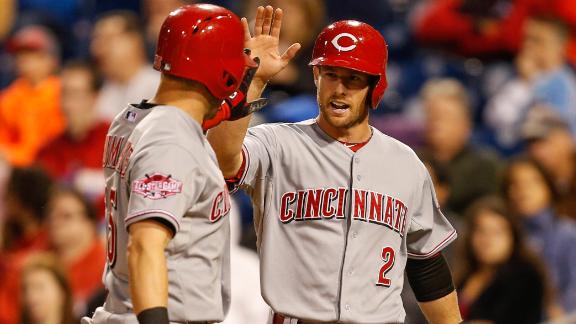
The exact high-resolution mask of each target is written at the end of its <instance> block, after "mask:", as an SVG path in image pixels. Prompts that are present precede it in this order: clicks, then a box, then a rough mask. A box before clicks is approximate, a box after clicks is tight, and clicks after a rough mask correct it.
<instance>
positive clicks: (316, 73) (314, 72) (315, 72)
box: [312, 66, 320, 87]
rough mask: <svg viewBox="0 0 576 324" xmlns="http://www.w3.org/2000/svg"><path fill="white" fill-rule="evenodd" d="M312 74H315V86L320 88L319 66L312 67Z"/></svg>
mask: <svg viewBox="0 0 576 324" xmlns="http://www.w3.org/2000/svg"><path fill="white" fill-rule="evenodd" d="M312 73H313V74H314V84H315V85H316V87H318V77H319V76H320V69H319V68H318V67H317V66H313V67H312Z"/></svg>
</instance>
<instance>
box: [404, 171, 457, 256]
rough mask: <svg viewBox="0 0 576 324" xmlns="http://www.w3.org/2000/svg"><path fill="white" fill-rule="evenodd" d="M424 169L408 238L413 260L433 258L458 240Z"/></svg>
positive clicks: (409, 253)
mask: <svg viewBox="0 0 576 324" xmlns="http://www.w3.org/2000/svg"><path fill="white" fill-rule="evenodd" d="M422 168H423V169H424V172H425V177H424V181H423V183H422V184H421V185H420V187H419V190H418V192H417V194H416V202H417V203H416V205H415V210H414V211H413V213H412V217H411V218H410V225H409V227H408V232H407V237H406V244H407V249H408V257H410V258H413V259H426V258H429V257H432V256H434V255H435V254H436V253H438V252H439V251H441V250H442V249H443V248H444V247H446V246H447V245H448V244H450V242H452V241H454V240H455V239H456V230H455V229H454V228H453V227H452V225H451V224H450V223H449V222H448V220H447V219H446V217H444V215H443V214H442V212H441V211H440V206H439V204H438V199H437V198H436V192H435V191H434V186H433V184H432V180H431V179H430V175H429V174H428V171H427V170H426V169H425V167H424V166H422Z"/></svg>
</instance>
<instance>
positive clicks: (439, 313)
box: [418, 291, 462, 324]
mask: <svg viewBox="0 0 576 324" xmlns="http://www.w3.org/2000/svg"><path fill="white" fill-rule="evenodd" d="M418 305H420V309H421V310H422V312H423V313H424V315H425V316H426V319H427V320H428V322H429V323H431V324H437V323H438V324H440V323H442V324H450V323H461V322H462V317H461V316H460V310H459V309H458V298H457V297H456V291H452V292H451V293H450V294H448V295H446V296H444V297H441V298H438V299H436V300H432V301H429V302H422V303H418Z"/></svg>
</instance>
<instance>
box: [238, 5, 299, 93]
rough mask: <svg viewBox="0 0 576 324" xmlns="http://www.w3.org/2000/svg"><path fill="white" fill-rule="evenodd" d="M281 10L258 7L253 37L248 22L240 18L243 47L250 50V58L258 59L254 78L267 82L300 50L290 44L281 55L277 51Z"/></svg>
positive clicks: (296, 45) (295, 45) (297, 45)
mask: <svg viewBox="0 0 576 324" xmlns="http://www.w3.org/2000/svg"><path fill="white" fill-rule="evenodd" d="M282 15H283V13H282V9H279V8H276V10H274V9H273V8H272V7H271V6H267V7H266V8H264V7H258V9H257V12H256V21H255V23H254V36H252V35H251V33H250V28H249V27H248V21H247V20H246V18H242V24H243V26H244V42H245V47H247V48H249V49H250V50H251V56H252V57H258V58H259V59H260V66H259V67H258V70H257V71H256V75H255V76H254V78H257V79H260V80H261V81H263V82H268V81H269V80H270V79H271V78H272V77H274V75H276V74H277V73H278V72H280V71H282V69H284V68H285V67H286V65H288V63H289V62H290V60H291V59H292V58H293V57H294V56H295V55H296V52H298V50H299V49H300V44H298V43H295V44H292V45H291V46H290V47H289V48H288V49H287V50H286V51H285V52H284V53H283V54H280V53H279V51H278V44H279V36H280V29H281V27H282Z"/></svg>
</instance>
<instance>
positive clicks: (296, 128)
mask: <svg viewBox="0 0 576 324" xmlns="http://www.w3.org/2000/svg"><path fill="white" fill-rule="evenodd" d="M314 123H315V121H314V119H309V120H304V121H301V122H297V123H286V122H278V123H264V124H259V125H256V126H252V127H250V128H249V129H248V134H250V135H256V136H258V135H266V134H270V135H271V134H273V135H275V136H282V135H284V136H287V135H289V134H298V133H303V132H305V131H306V129H311V128H312V127H313V125H314Z"/></svg>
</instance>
